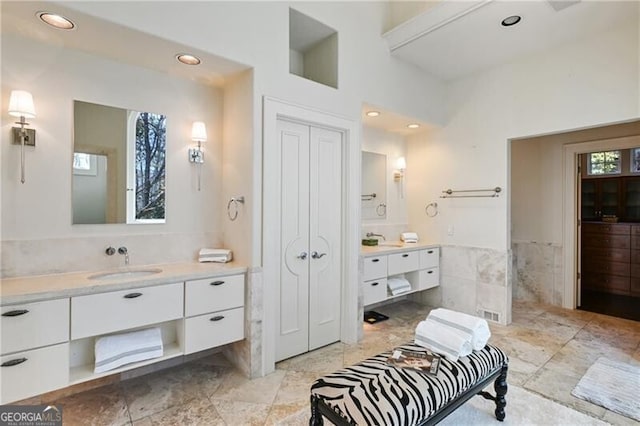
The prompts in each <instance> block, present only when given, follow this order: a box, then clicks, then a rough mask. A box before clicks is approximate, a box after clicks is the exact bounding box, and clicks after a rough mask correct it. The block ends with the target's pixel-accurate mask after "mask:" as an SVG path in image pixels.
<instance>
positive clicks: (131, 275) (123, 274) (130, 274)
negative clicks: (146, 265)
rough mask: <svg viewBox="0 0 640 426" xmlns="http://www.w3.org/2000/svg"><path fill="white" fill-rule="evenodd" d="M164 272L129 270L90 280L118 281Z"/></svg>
mask: <svg viewBox="0 0 640 426" xmlns="http://www.w3.org/2000/svg"><path fill="white" fill-rule="evenodd" d="M160 272H162V269H158V268H150V269H129V270H127V271H113V272H101V273H99V274H93V275H90V276H89V279H90V280H117V279H122V278H140V277H144V276H147V275H154V274H158V273H160Z"/></svg>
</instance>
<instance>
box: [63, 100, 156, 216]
mask: <svg viewBox="0 0 640 426" xmlns="http://www.w3.org/2000/svg"><path fill="white" fill-rule="evenodd" d="M165 156H166V116H164V115H162V114H154V113H150V112H138V111H132V110H127V109H123V108H116V107H111V106H105V105H99V104H94V103H89V102H82V101H74V158H73V180H72V181H73V191H72V193H73V195H72V203H73V206H72V210H73V223H74V224H99V223H125V222H126V223H164V221H165V205H166V197H165V183H166V182H165V168H166V166H165V164H166V158H165ZM92 166H93V170H94V171H92ZM98 182H100V183H98Z"/></svg>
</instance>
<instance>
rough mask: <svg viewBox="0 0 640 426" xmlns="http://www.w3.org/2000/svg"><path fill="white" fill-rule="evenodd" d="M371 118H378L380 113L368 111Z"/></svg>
mask: <svg viewBox="0 0 640 426" xmlns="http://www.w3.org/2000/svg"><path fill="white" fill-rule="evenodd" d="M367 115H368V116H369V117H377V116H379V115H380V111H367Z"/></svg>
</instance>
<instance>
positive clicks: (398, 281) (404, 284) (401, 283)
mask: <svg viewBox="0 0 640 426" xmlns="http://www.w3.org/2000/svg"><path fill="white" fill-rule="evenodd" d="M387 287H388V288H389V291H390V292H391V294H392V295H394V296H397V295H398V294H402V293H406V292H408V291H411V284H410V283H409V281H407V279H406V278H405V277H390V278H389V279H387Z"/></svg>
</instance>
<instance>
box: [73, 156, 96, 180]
mask: <svg viewBox="0 0 640 426" xmlns="http://www.w3.org/2000/svg"><path fill="white" fill-rule="evenodd" d="M73 174H74V175H85V176H96V175H97V174H98V170H97V167H96V156H95V155H91V154H85V153H83V152H74V153H73Z"/></svg>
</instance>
